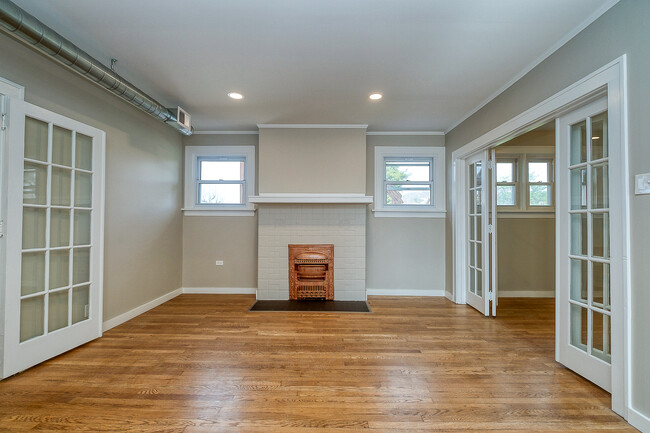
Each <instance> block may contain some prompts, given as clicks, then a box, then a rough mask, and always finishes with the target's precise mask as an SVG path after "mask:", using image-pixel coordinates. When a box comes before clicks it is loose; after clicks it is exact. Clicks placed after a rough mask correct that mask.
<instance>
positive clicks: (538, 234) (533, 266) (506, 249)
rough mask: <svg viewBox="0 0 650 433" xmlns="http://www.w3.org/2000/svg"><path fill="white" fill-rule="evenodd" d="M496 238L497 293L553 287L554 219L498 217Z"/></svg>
mask: <svg viewBox="0 0 650 433" xmlns="http://www.w3.org/2000/svg"><path fill="white" fill-rule="evenodd" d="M497 240H498V242H497V258H498V260H499V262H498V268H499V296H511V294H512V292H552V291H554V290H555V218H499V219H498V220H497ZM531 295H532V294H531Z"/></svg>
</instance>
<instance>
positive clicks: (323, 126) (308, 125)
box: [257, 123, 368, 129]
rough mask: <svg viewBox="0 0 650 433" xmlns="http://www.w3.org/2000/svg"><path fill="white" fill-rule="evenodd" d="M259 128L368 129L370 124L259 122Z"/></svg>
mask: <svg viewBox="0 0 650 433" xmlns="http://www.w3.org/2000/svg"><path fill="white" fill-rule="evenodd" d="M257 127H258V128H259V129H367V128H368V125H355V124H349V123H343V124H329V123H288V124H282V123H258V124H257Z"/></svg>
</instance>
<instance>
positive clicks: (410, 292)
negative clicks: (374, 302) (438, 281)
mask: <svg viewBox="0 0 650 433" xmlns="http://www.w3.org/2000/svg"><path fill="white" fill-rule="evenodd" d="M366 296H441V297H444V296H445V291H444V290H414V289H366Z"/></svg>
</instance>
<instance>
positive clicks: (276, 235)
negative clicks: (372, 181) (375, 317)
mask: <svg viewBox="0 0 650 433" xmlns="http://www.w3.org/2000/svg"><path fill="white" fill-rule="evenodd" d="M350 196H351V195H347V196H342V198H339V199H338V200H339V201H341V200H348V202H347V203H340V202H338V203H322V202H320V203H277V201H278V200H281V198H279V197H278V196H277V195H276V196H274V197H273V198H271V197H268V196H266V197H265V196H263V195H262V196H259V197H253V198H252V201H253V202H255V203H257V204H258V211H257V212H258V270H257V275H258V277H257V278H258V284H257V299H277V300H284V299H289V264H288V246H289V244H333V245H334V300H340V301H343V300H344V301H365V300H366V208H367V203H368V202H370V201H372V197H364V196H354V197H350ZM285 197H286V196H285ZM292 198H293V200H298V199H297V198H296V197H295V196H294V197H292ZM311 199H312V200H315V201H323V199H325V200H328V201H332V200H334V198H333V196H331V195H330V196H329V197H325V198H324V197H322V195H321V197H319V198H315V196H312V198H311ZM301 201H306V200H301ZM350 201H352V202H350Z"/></svg>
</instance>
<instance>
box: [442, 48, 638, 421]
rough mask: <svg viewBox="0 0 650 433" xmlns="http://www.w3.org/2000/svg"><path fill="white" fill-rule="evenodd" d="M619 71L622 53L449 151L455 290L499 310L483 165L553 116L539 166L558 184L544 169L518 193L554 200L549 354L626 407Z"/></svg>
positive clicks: (460, 298)
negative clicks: (551, 157)
mask: <svg viewBox="0 0 650 433" xmlns="http://www.w3.org/2000/svg"><path fill="white" fill-rule="evenodd" d="M624 77H625V56H622V57H621V58H619V59H617V60H615V61H613V62H612V63H610V64H609V65H606V66H604V67H603V68H601V69H600V70H598V71H596V72H594V73H593V74H591V75H589V76H587V77H585V78H584V79H583V80H581V81H579V82H577V83H575V84H574V85H572V86H570V87H568V88H566V89H564V90H562V91H560V92H558V93H557V94H555V95H553V96H552V97H550V98H548V99H547V100H545V101H543V102H541V103H540V104H538V105H536V106H535V107H532V108H531V109H529V110H527V111H525V112H523V113H521V114H519V115H518V116H516V117H514V118H512V119H510V120H509V121H507V122H505V123H503V124H502V125H500V126H498V127H497V128H495V129H493V130H491V131H489V132H488V133H486V134H484V135H482V136H480V137H479V138H477V139H475V140H474V141H472V142H470V143H468V144H466V145H465V146H462V147H461V148H459V149H457V150H455V151H454V152H453V153H452V172H453V179H452V180H453V182H452V209H453V210H452V212H453V217H452V223H453V248H454V274H453V278H454V280H453V293H452V299H453V300H454V301H455V302H457V303H467V304H469V305H471V306H472V307H474V308H476V309H477V310H479V311H480V312H482V313H483V314H485V315H486V316H490V315H496V314H497V304H498V300H499V294H498V291H499V289H500V288H499V287H498V281H499V279H498V277H499V275H498V271H497V272H494V270H493V269H500V267H499V266H495V265H496V263H494V260H493V259H496V260H497V261H498V259H499V255H498V254H497V246H498V245H497V244H498V240H499V238H498V236H496V233H495V232H497V230H498V222H497V220H498V218H497V217H498V214H499V213H500V212H498V211H497V206H496V200H493V201H492V202H490V201H489V200H488V197H489V196H490V195H492V196H495V197H496V195H497V193H496V186H497V185H496V184H497V182H496V175H495V176H492V178H491V179H490V177H489V175H488V172H489V171H493V172H495V171H496V162H495V160H496V159H497V155H496V151H497V149H498V147H497V146H499V145H502V144H504V143H507V142H508V141H510V140H512V139H513V138H515V137H519V136H522V134H525V133H528V132H530V131H533V130H535V129H537V128H538V127H540V126H543V125H545V124H547V123H548V122H554V123H555V143H556V155H555V157H556V158H555V161H554V164H553V165H554V166H553V169H551V168H550V165H549V164H547V165H546V169H547V173H549V176H548V177H550V174H552V175H553V179H554V181H555V186H553V185H551V184H550V183H549V182H548V179H547V181H546V182H544V181H543V179H538V182H534V183H530V182H528V185H527V186H526V189H527V191H526V193H525V194H526V195H524V193H523V191H522V193H521V194H522V196H521V197H522V199H525V200H527V201H526V202H525V203H524V202H522V204H528V205H529V206H538V205H539V203H540V202H545V199H544V197H549V196H552V197H553V198H554V200H555V221H556V224H555V256H556V260H555V272H554V274H555V288H556V299H555V318H556V332H555V334H556V340H555V354H556V360H557V361H558V362H560V363H562V364H564V365H566V366H568V367H569V368H571V369H572V370H574V371H576V372H578V373H579V374H580V375H582V376H584V377H586V378H588V379H589V380H591V381H592V382H594V383H596V384H597V385H599V386H601V387H602V388H604V389H606V390H608V391H610V392H611V395H612V409H613V410H614V412H616V413H618V414H620V415H622V416H623V417H626V416H627V410H628V406H627V402H628V401H629V386H628V383H627V377H628V376H627V367H628V366H627V359H629V344H628V343H627V341H628V335H629V331H628V329H629V317H628V316H627V313H626V311H627V310H628V309H629V291H630V287H629V275H628V272H629V269H628V267H627V261H626V260H627V257H628V255H629V185H628V182H627V135H626V125H627V120H626V115H625V113H626V112H625V95H626V86H625V79H624ZM603 120H605V121H606V125H605V124H604V123H603ZM603 128H604V129H603ZM600 131H602V132H600ZM601 137H606V142H607V144H606V147H603V145H604V142H603V141H602V140H600V138H601ZM604 149H606V153H604ZM533 162H535V163H538V162H539V163H540V164H539V165H536V166H535V167H531V168H533V169H535V170H536V171H539V170H538V169H540V170H541V171H544V170H543V169H544V164H541V163H542V162H544V161H541V160H540V161H537V160H534V161H533ZM513 170H514V168H513ZM512 183H513V182H507V181H506V180H505V179H504V181H503V182H501V186H502V187H503V188H501V190H502V192H501V193H502V195H503V194H506V195H507V194H508V192H510V193H512V189H513V188H506V187H508V186H510V187H511V186H512ZM515 194H516V193H515ZM553 194H554V196H553ZM531 197H532V199H533V200H535V201H536V203H532V202H531V201H530V200H531ZM504 200H505V198H504ZM610 227H612V230H615V232H613V233H612V234H611V235H610ZM479 251H480V253H479Z"/></svg>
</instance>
